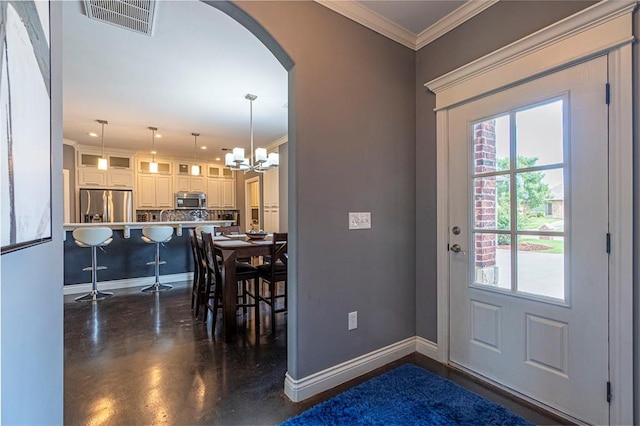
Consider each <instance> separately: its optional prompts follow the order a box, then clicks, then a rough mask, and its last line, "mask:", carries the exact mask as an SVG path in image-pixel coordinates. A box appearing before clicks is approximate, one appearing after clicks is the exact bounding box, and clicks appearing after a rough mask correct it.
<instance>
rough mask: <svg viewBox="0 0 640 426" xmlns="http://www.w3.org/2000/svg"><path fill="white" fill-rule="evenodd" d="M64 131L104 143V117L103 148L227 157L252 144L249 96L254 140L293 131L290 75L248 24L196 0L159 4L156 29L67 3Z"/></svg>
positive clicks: (260, 142) (258, 141)
mask: <svg viewBox="0 0 640 426" xmlns="http://www.w3.org/2000/svg"><path fill="white" fill-rule="evenodd" d="M63 24H64V25H63V73H64V74H63V109H64V138H65V139H69V140H73V141H76V142H78V143H81V144H87V145H96V146H99V145H100V138H99V137H98V138H93V137H90V136H88V133H89V132H96V133H98V134H100V125H99V124H98V123H97V122H96V121H95V120H96V119H104V120H108V121H109V124H108V125H107V126H105V145H106V146H108V147H114V148H124V149H133V150H139V151H146V152H149V151H150V150H151V131H150V130H148V129H147V127H148V126H154V127H158V129H159V130H158V133H160V134H161V135H162V138H159V139H156V150H157V151H158V155H159V156H162V155H171V156H185V157H192V156H193V155H194V152H195V149H194V137H193V136H191V133H192V132H197V133H200V134H201V136H200V137H199V138H198V145H199V146H200V145H205V146H207V147H208V149H207V150H206V151H202V150H198V157H199V158H208V159H213V158H215V157H216V156H217V157H221V156H223V155H222V154H223V153H222V152H221V148H223V147H228V148H233V147H234V146H246V147H247V148H248V145H249V101H248V100H246V99H245V98H244V97H245V95H246V94H247V93H252V94H255V95H257V96H258V99H257V100H256V101H255V102H254V105H253V111H254V114H253V116H254V134H255V142H256V146H259V145H266V144H268V143H271V142H273V141H275V140H277V139H279V138H281V137H283V136H285V135H286V133H287V108H286V107H285V105H286V103H287V73H286V71H285V69H284V68H283V67H282V65H280V63H279V62H277V60H276V59H275V57H274V56H273V55H272V54H271V53H270V52H269V51H268V50H267V49H266V48H265V47H264V45H262V43H260V41H258V39H256V38H255V37H254V36H253V35H252V34H251V33H250V32H249V31H247V30H246V29H245V28H244V27H242V26H241V25H239V24H238V23H237V22H236V21H234V20H233V19H231V18H229V17H228V16H227V15H225V14H224V13H222V12H220V11H218V10H217V9H215V8H213V7H211V6H208V5H206V4H204V3H201V2H197V1H176V2H174V1H161V2H158V3H157V6H156V19H155V27H154V32H153V36H152V37H149V36H146V35H142V34H137V33H134V32H132V31H129V30H126V29H121V28H119V27H116V26H113V25H110V24H106V23H103V22H98V21H95V20H92V19H89V18H87V16H86V15H85V14H84V6H83V4H82V3H81V2H79V1H73V2H63Z"/></svg>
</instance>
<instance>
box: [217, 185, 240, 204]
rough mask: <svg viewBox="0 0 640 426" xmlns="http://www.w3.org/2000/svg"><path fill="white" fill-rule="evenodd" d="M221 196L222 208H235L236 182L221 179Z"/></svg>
mask: <svg viewBox="0 0 640 426" xmlns="http://www.w3.org/2000/svg"><path fill="white" fill-rule="evenodd" d="M221 182H222V195H221V199H220V201H221V206H220V207H223V208H235V207H236V181H235V179H234V180H229V179H222V180H221Z"/></svg>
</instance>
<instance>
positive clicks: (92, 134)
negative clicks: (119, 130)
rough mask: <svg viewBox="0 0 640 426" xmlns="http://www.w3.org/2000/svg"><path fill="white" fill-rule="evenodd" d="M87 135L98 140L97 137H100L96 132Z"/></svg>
mask: <svg viewBox="0 0 640 426" xmlns="http://www.w3.org/2000/svg"><path fill="white" fill-rule="evenodd" d="M87 134H88V135H89V136H91V137H92V138H97V137H98V134H97V133H95V132H89V133H87Z"/></svg>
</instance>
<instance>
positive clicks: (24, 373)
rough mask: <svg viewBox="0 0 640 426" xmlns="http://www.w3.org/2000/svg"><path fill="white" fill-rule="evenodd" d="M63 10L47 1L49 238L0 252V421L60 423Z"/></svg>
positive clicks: (61, 375)
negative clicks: (50, 139)
mask: <svg viewBox="0 0 640 426" xmlns="http://www.w3.org/2000/svg"><path fill="white" fill-rule="evenodd" d="M61 30H62V14H61V5H60V3H57V2H52V3H51V48H52V55H51V57H52V63H51V98H52V115H51V123H52V139H53V141H52V158H51V162H52V168H53V173H52V190H53V193H52V202H53V204H52V211H53V227H52V230H53V241H52V242H48V243H45V244H40V245H38V246H35V247H32V248H27V249H23V250H20V251H17V252H14V253H9V254H5V255H3V256H2V259H1V262H2V273H1V277H2V286H1V290H0V291H1V295H0V315H1V320H0V321H1V322H0V326H1V328H0V338H1V344H0V347H1V348H2V349H1V351H2V352H1V355H0V358H1V361H0V368H1V375H2V377H1V395H2V400H1V411H2V419H1V423H2V424H32V425H35V424H38V425H44V424H62V423H63V404H62V395H63V325H62V319H63V311H62V300H63V297H62V172H61V171H62V75H61V73H62V63H61V60H62V48H61V46H62V45H61V42H62V37H61Z"/></svg>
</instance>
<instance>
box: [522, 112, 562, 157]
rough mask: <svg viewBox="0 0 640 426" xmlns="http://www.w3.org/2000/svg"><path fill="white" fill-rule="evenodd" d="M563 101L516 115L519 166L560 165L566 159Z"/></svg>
mask: <svg viewBox="0 0 640 426" xmlns="http://www.w3.org/2000/svg"><path fill="white" fill-rule="evenodd" d="M562 103H563V102H562V99H559V100H557V101H553V102H549V103H547V104H544V105H539V106H535V107H533V108H528V109H525V110H521V111H518V112H516V114H515V115H516V118H515V122H516V123H515V124H516V129H515V133H516V151H517V161H516V163H517V167H518V168H519V169H522V168H525V167H534V166H545V165H549V164H560V163H562V161H563V160H562V159H563V154H562V153H563V138H564V131H563V123H562V121H563V118H562V115H563V111H562Z"/></svg>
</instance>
